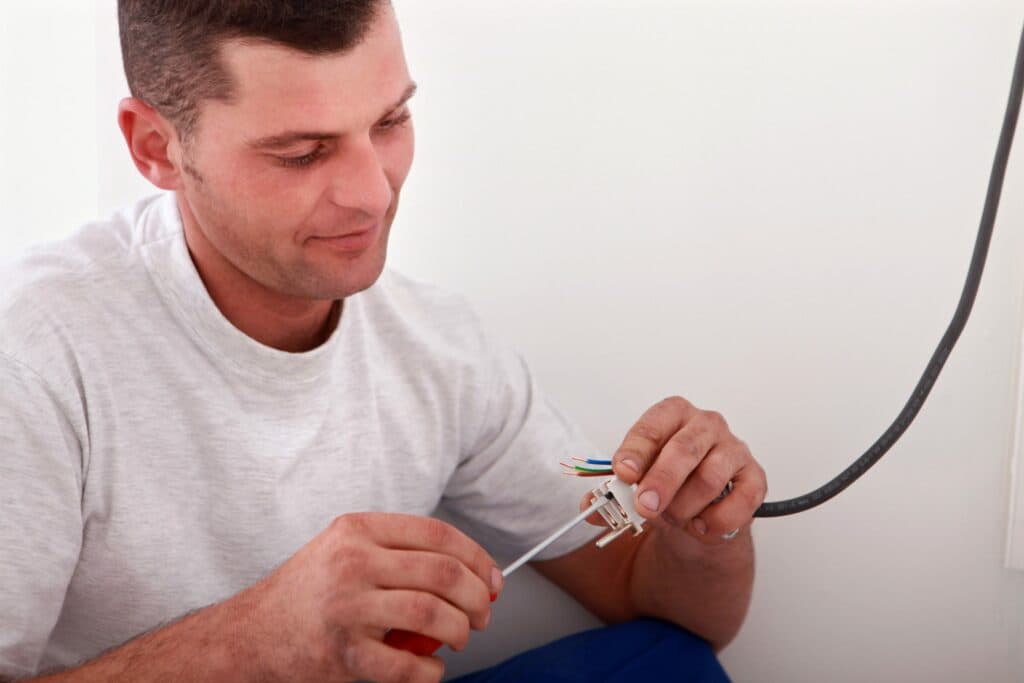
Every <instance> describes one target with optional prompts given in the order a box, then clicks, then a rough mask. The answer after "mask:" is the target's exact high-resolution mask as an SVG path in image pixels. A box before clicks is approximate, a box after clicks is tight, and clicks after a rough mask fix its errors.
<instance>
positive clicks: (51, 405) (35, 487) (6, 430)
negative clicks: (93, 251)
mask: <svg viewBox="0 0 1024 683" xmlns="http://www.w3.org/2000/svg"><path fill="white" fill-rule="evenodd" d="M0 439H2V441H0V677H19V676H25V675H32V674H34V673H36V668H37V667H38V665H39V659H40V656H41V654H42V652H43V649H44V647H45V646H46V643H47V640H48V639H49V637H50V633H51V632H52V630H53V627H54V625H55V623H56V621H57V617H58V616H59V614H60V610H61V606H62V605H63V602H64V595H65V593H66V591H67V587H68V584H69V582H70V580H71V575H72V572H73V571H74V568H75V564H76V562H77V560H78V555H79V550H80V547H81V538H82V520H81V514H82V513H81V491H82V487H81V477H82V464H81V463H82V449H81V444H80V441H79V438H78V436H77V433H76V431H75V430H74V428H73V427H72V425H71V424H70V422H69V421H68V419H67V418H66V414H65V413H64V412H63V411H62V410H61V408H60V407H59V403H58V401H57V399H56V396H55V395H54V394H53V393H52V392H51V391H50V390H49V389H48V388H47V386H46V385H45V384H44V382H43V380H42V379H41V378H40V377H39V376H38V375H37V374H35V373H34V372H33V371H32V370H30V369H29V368H27V367H26V366H24V365H22V364H20V363H18V362H17V361H15V360H13V359H11V358H9V357H8V356H6V355H4V354H3V353H0Z"/></svg>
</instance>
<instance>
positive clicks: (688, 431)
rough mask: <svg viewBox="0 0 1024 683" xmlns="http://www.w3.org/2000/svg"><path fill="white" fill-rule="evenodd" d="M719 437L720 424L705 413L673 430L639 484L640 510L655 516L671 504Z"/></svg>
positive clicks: (642, 512)
mask: <svg viewBox="0 0 1024 683" xmlns="http://www.w3.org/2000/svg"><path fill="white" fill-rule="evenodd" d="M718 438H720V433H719V431H718V429H717V428H716V425H714V424H712V420H711V419H710V418H707V417H705V416H704V414H701V415H699V416H697V417H694V418H693V419H691V420H690V421H689V422H688V423H687V425H686V426H685V427H683V428H682V429H680V430H679V431H678V432H676V433H675V434H673V435H672V436H671V437H670V438H669V440H668V442H667V443H666V444H665V446H664V447H663V448H662V449H661V452H660V453H659V454H658V457H657V459H655V461H654V463H653V464H652V465H651V467H650V469H648V470H647V474H645V475H644V476H643V479H641V480H640V483H639V484H638V485H637V496H636V501H637V512H639V513H640V514H642V515H645V516H649V517H651V516H655V515H658V514H659V513H660V512H661V511H662V510H663V509H664V508H665V507H667V506H668V504H669V503H670V502H671V501H672V500H673V499H674V498H676V494H677V493H678V492H679V489H680V488H681V487H682V486H683V484H684V483H685V482H686V481H687V480H688V478H689V477H690V475H691V474H692V473H693V472H694V471H695V470H696V469H697V468H698V467H700V465H701V464H702V462H703V460H704V457H705V456H706V455H708V453H709V451H711V450H712V449H713V448H714V446H715V441H716V439H718ZM708 500H709V501H710V499H708ZM705 502H708V501H705Z"/></svg>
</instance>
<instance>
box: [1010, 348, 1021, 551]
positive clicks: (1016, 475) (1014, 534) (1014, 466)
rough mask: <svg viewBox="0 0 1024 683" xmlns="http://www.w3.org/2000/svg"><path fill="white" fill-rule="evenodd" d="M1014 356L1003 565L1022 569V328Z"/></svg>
mask: <svg viewBox="0 0 1024 683" xmlns="http://www.w3.org/2000/svg"><path fill="white" fill-rule="evenodd" d="M1018 339H1020V340H1021V344H1020V348H1019V357H1018V360H1017V368H1018V369H1017V396H1016V399H1017V413H1016V427H1015V429H1014V435H1013V453H1012V454H1011V456H1010V514H1009V521H1008V522H1007V531H1006V566H1007V567H1009V568H1010V569H1021V570H1024V330H1021V333H1020V335H1018Z"/></svg>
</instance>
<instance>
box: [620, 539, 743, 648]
mask: <svg viewBox="0 0 1024 683" xmlns="http://www.w3.org/2000/svg"><path fill="white" fill-rule="evenodd" d="M629 582H630V587H629V592H630V601H631V602H632V604H633V605H634V607H635V608H636V610H637V612H639V613H641V614H646V615H650V616H655V617H659V618H661V619H666V620H668V621H672V622H674V623H677V624H679V625H680V626H682V627H684V628H686V629H687V630H689V631H692V632H693V633H696V634H697V635H699V636H701V637H703V638H705V639H706V640H708V641H709V642H710V643H711V644H712V646H713V647H714V648H715V650H716V651H717V650H721V649H722V648H724V647H725V646H726V645H728V644H729V642H730V641H732V639H733V638H735V637H736V634H737V633H738V632H739V630H740V626H742V625H743V620H744V618H745V617H746V614H747V610H748V608H749V607H750V598H751V595H752V593H753V585H754V544H753V539H752V537H751V533H750V528H749V527H747V528H745V529H743V530H742V531H741V532H740V533H739V535H737V536H736V538H734V539H733V540H731V541H730V542H728V543H725V544H724V545H719V546H705V545H703V544H701V543H699V542H698V541H697V540H696V539H694V538H692V537H691V536H689V535H688V534H687V533H685V532H684V531H682V530H674V529H666V528H660V529H652V530H651V533H650V535H649V536H648V537H647V538H646V539H645V540H644V542H643V543H642V545H641V547H640V548H639V549H638V550H637V552H636V554H635V555H634V559H633V566H632V571H631V572H630V580H629Z"/></svg>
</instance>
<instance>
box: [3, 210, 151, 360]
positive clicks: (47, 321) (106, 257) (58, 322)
mask: <svg viewBox="0 0 1024 683" xmlns="http://www.w3.org/2000/svg"><path fill="white" fill-rule="evenodd" d="M146 206H147V203H146V202H139V203H138V204H136V205H133V206H131V207H126V208H125V209H122V210H120V211H117V212H116V213H114V214H112V215H111V216H109V217H107V218H104V219H100V220H96V221H92V222H90V223H87V224H85V225H83V226H81V227H79V228H78V229H76V230H75V231H74V232H73V233H72V234H70V235H69V236H67V237H65V238H63V239H60V240H56V241H52V242H48V243H43V244H39V245H37V246H34V247H31V248H29V249H27V250H25V251H24V252H23V253H21V254H19V255H18V256H16V257H15V258H13V259H11V260H9V261H6V262H4V263H2V264H0V329H3V330H4V334H3V335H0V352H3V353H5V354H7V355H9V356H12V357H15V358H19V359H22V360H25V358H26V357H27V358H31V357H32V356H36V355H39V348H40V347H44V348H45V347H48V346H50V345H52V344H53V343H54V342H56V341H57V340H60V339H64V340H65V341H66V342H69V341H71V340H73V338H74V337H75V336H76V335H75V334H73V331H74V330H82V329H85V330H89V329H92V328H94V327H96V325H97V324H101V322H102V319H103V318H104V317H107V316H109V314H110V313H112V310H111V309H113V308H115V307H117V306H118V302H119V299H120V298H121V297H123V296H125V295H126V294H128V293H130V290H131V287H132V284H131V282H132V279H133V278H136V279H137V272H135V268H136V264H135V263H134V262H133V252H134V251H135V248H136V243H137V236H136V230H135V229H134V226H135V224H136V222H137V220H138V218H139V214H140V212H142V211H144V210H145V209H146Z"/></svg>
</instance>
